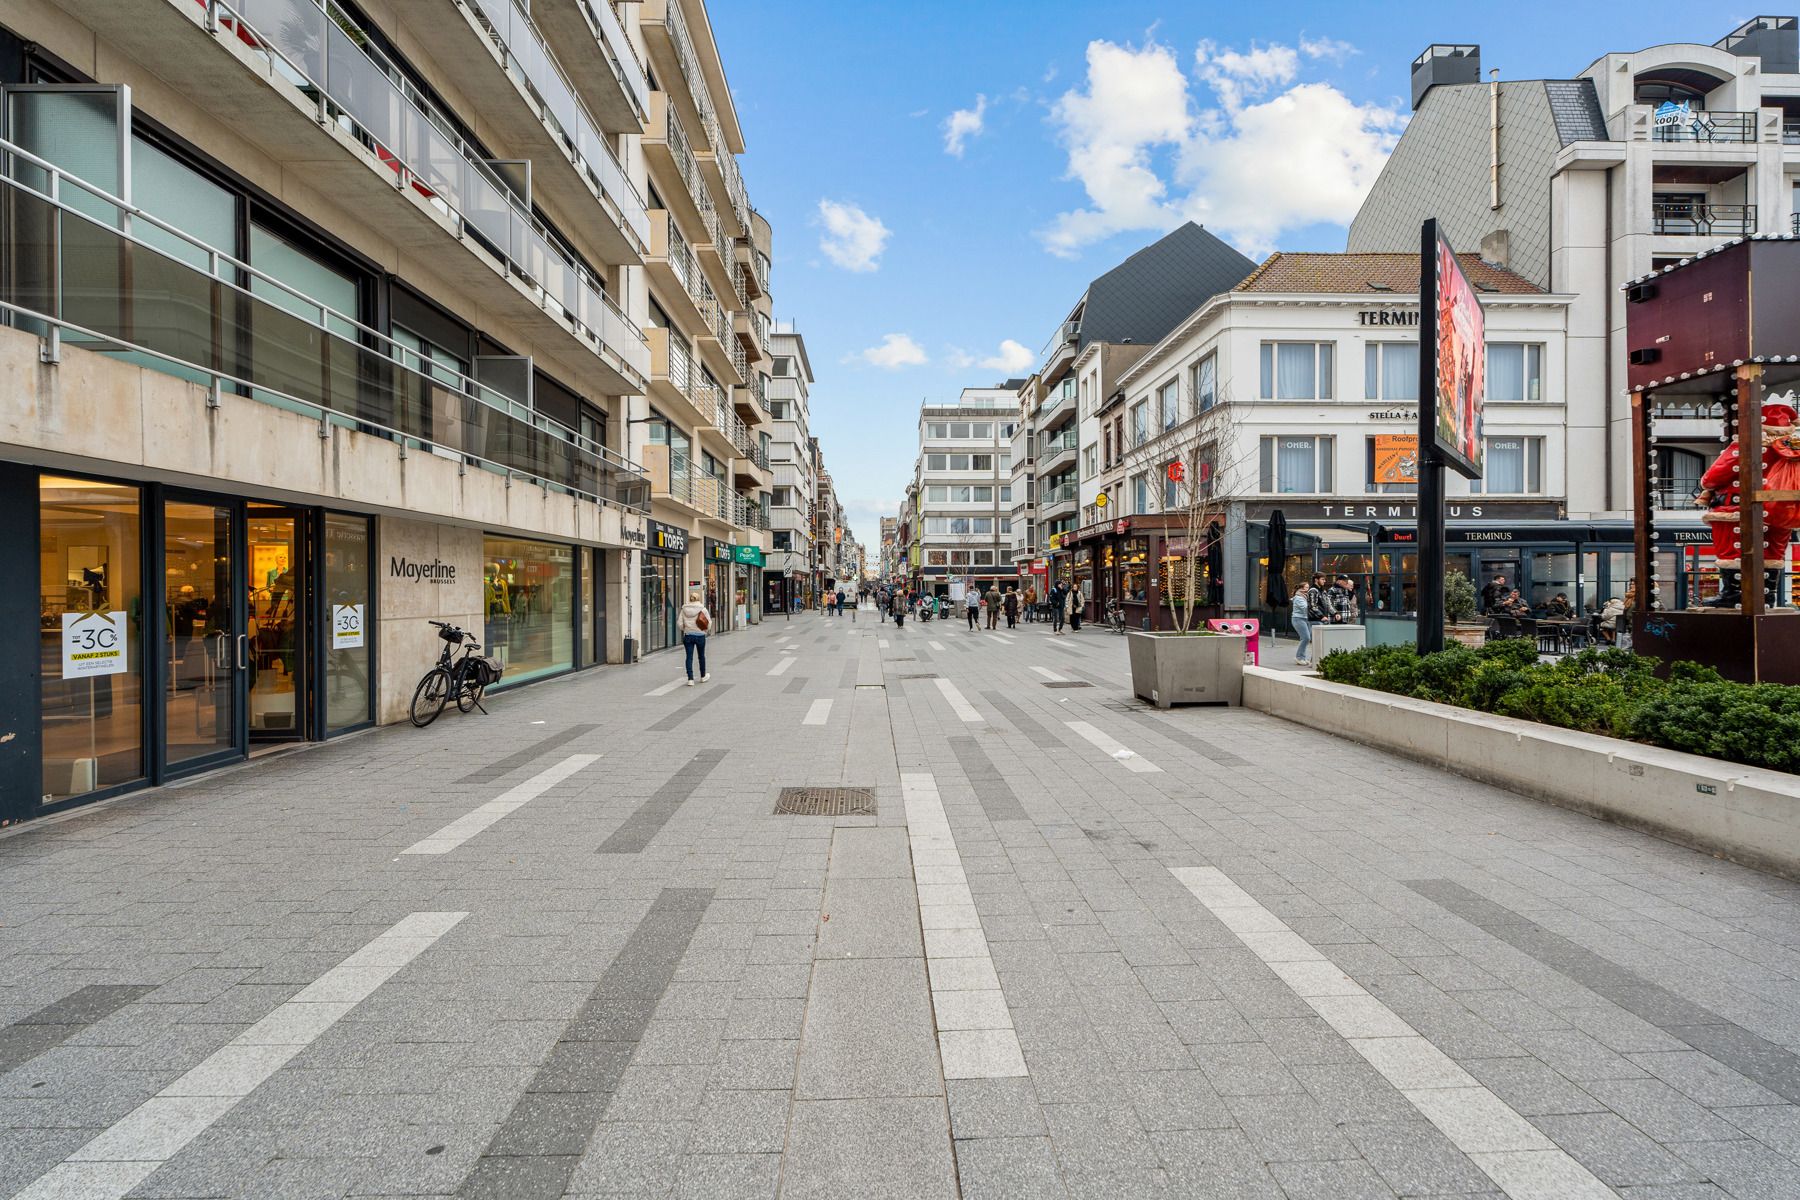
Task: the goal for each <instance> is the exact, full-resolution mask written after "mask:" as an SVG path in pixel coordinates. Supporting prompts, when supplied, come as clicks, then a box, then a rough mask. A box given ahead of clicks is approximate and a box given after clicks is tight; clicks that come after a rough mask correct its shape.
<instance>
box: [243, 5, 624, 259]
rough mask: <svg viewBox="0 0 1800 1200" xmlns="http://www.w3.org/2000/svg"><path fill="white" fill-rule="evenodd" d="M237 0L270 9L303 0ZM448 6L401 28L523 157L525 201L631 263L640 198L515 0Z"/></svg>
mask: <svg viewBox="0 0 1800 1200" xmlns="http://www.w3.org/2000/svg"><path fill="white" fill-rule="evenodd" d="M240 2H241V3H244V4H245V6H246V7H247V8H250V9H252V10H260V9H267V10H269V12H270V15H271V16H273V15H275V14H278V13H285V12H287V11H289V10H291V9H292V8H293V7H294V6H295V5H296V4H298V3H301V2H302V0H240ZM305 2H306V3H308V4H310V0H305ZM454 8H455V13H454V14H453V15H452V14H445V16H444V19H442V20H428V21H412V22H409V23H408V25H407V32H408V33H409V34H410V35H411V36H412V37H413V38H416V39H417V41H418V44H419V45H420V47H421V48H422V49H424V50H425V51H426V53H427V54H428V55H429V56H430V58H431V60H432V62H433V63H434V64H435V65H437V66H438V67H440V68H441V69H443V70H444V71H446V72H448V73H449V74H450V75H451V76H452V77H453V78H455V79H456V80H457V81H458V82H459V83H461V84H462V85H463V86H464V87H465V88H466V89H467V90H468V92H469V93H470V94H471V95H475V96H479V97H480V102H481V111H480V113H479V117H480V124H481V128H482V132H483V134H484V135H485V137H486V138H487V139H489V140H490V141H491V142H492V143H493V144H494V145H496V146H497V147H499V148H502V149H504V151H505V153H506V154H507V155H508V156H509V157H513V158H529V159H530V160H531V164H532V171H531V191H532V199H533V200H534V201H535V202H537V203H539V204H542V205H543V206H544V207H546V208H548V209H550V210H551V211H552V212H554V213H556V214H558V215H559V216H561V217H562V219H563V221H564V223H565V224H566V225H567V227H568V230H567V232H568V235H569V237H570V238H571V239H572V240H574V242H575V243H576V245H578V246H580V247H581V248H582V249H584V250H586V251H588V252H589V253H590V254H591V255H592V256H593V257H595V258H597V259H598V260H599V261H601V262H605V263H622V264H625V265H629V266H635V265H637V263H638V262H639V261H640V259H641V256H642V254H643V251H644V246H645V243H646V242H648V241H649V237H650V226H649V219H648V217H647V216H646V215H645V207H644V198H643V197H642V196H641V195H639V194H638V191H637V189H636V188H635V187H633V186H632V184H631V181H630V180H629V179H628V178H627V177H626V174H625V168H624V167H623V166H622V165H621V164H620V162H619V158H618V154H617V152H616V151H615V150H614V149H613V146H612V144H611V142H610V141H609V140H608V135H607V134H605V133H603V132H601V130H600V125H599V122H598V121H596V120H595V118H594V116H593V114H592V113H590V112H589V111H588V110H587V106H586V105H585V104H584V103H583V102H582V100H581V97H580V95H579V94H578V93H577V91H576V89H575V85H574V84H573V83H571V82H570V81H569V77H568V76H567V75H566V74H565V73H564V72H563V70H562V68H561V67H560V66H559V65H558V63H557V60H556V58H555V56H554V55H553V54H552V53H551V50H550V47H549V44H548V43H547V42H546V40H545V38H544V35H543V33H542V32H541V31H540V30H539V29H538V27H537V26H536V25H535V24H533V22H532V20H531V17H530V16H528V15H527V14H526V12H525V10H524V9H523V8H522V7H521V6H520V4H519V0H454ZM327 79H328V81H329V79H330V76H329V75H328V76H327ZM328 86H329V83H328ZM471 115H473V114H471ZM596 206H598V211H596Z"/></svg>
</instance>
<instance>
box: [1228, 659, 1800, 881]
mask: <svg viewBox="0 0 1800 1200" xmlns="http://www.w3.org/2000/svg"><path fill="white" fill-rule="evenodd" d="M1244 706H1245V707H1246V708H1254V709H1258V710H1260V711H1262V712H1266V713H1269V714H1270V715H1272V716H1277V717H1282V718H1284V719H1286V720H1289V721H1294V722H1296V723H1298V724H1301V725H1309V726H1311V727H1312V728H1314V729H1320V730H1323V731H1325V732H1326V733H1335V734H1338V735H1339V736H1341V737H1347V738H1350V739H1352V740H1353V741H1357V742H1361V743H1363V744H1364V745H1369V746H1378V747H1380V748H1381V749H1384V750H1392V751H1394V752H1395V753H1397V754H1403V755H1405V756H1407V757H1408V758H1414V759H1418V760H1419V761H1421V762H1425V763H1429V764H1431V765H1432V766H1437V767H1443V768H1445V769H1446V770H1450V771H1454V772H1456V773H1457V774H1459V775H1466V776H1468V777H1469V778H1471V779H1478V780H1480V781H1481V782H1483V783H1491V784H1494V785H1495V786H1497V787H1503V788H1506V789H1507V790H1509V791H1514V792H1517V793H1519V794H1520V795H1522V796H1529V797H1531V798H1532V799H1534V800H1543V801H1547V802H1548V803H1551V804H1555V805H1559V806H1560V807H1563V808H1571V809H1574V810H1576V811H1577V812H1583V813H1587V814H1588V815H1590V816H1596V817H1604V818H1605V819H1607V820H1609V821H1616V822H1618V823H1619V824H1621V825H1628V826H1630V827H1632V828H1634V829H1642V830H1646V831H1648V832H1650V833H1654V834H1658V835H1660V836H1662V837H1666V838H1669V839H1670V840H1672V841H1676V842H1680V843H1682V844H1683V845H1687V846H1693V847H1695V848H1697V849H1700V850H1705V851H1707V852H1708V853H1712V854H1717V855H1720V856H1721V857H1723V858H1727V859H1730V860H1731V861H1733V862H1737V863H1743V864H1744V865H1746V866H1751V867H1757V868H1760V869H1762V870H1766V871H1773V872H1776V873H1777V874H1781V875H1786V876H1788V877H1790V878H1795V879H1800V776H1794V775H1788V774H1784V773H1782V772H1780V771H1769V770H1764V769H1762V768H1758V767H1741V766H1738V765H1736V764H1734V763H1727V762H1721V761H1719V760H1717V759H1711V758H1702V757H1700V756H1699V755H1695V754H1682V753H1679V752H1677V751H1674V750H1662V749H1659V748H1657V747H1655V746H1643V745H1639V744H1638V743H1636V742H1624V741H1619V740H1617V739H1615V738H1608V737H1601V736H1599V735H1597V734H1591V733H1576V732H1574V731H1572V730H1567V729H1557V728H1555V727H1553V726H1549V725H1539V724H1537V723H1536V722H1533V721H1520V720H1516V719H1514V718H1511V717H1498V716H1494V715H1492V714H1489V713H1479V712H1474V711H1472V710H1470V709H1465V708H1454V707H1452V706H1450V705H1447V704H1433V703H1431V702H1429V701H1425V700H1413V699H1410V698H1408V697H1405V696H1392V695H1389V694H1387V693H1386V692H1376V691H1370V690H1369V689H1367V688H1358V687H1348V686H1345V685H1343V684H1337V683H1327V682H1326V681H1324V680H1322V679H1317V678H1313V677H1311V676H1305V675H1297V674H1295V673H1293V672H1291V671H1274V670H1270V669H1269V668H1267V667H1246V668H1244Z"/></svg>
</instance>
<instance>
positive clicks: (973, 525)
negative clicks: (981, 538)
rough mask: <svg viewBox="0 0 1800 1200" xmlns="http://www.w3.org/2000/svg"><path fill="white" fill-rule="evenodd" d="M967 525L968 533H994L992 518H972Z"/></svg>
mask: <svg viewBox="0 0 1800 1200" xmlns="http://www.w3.org/2000/svg"><path fill="white" fill-rule="evenodd" d="M969 525H970V531H971V532H973V533H992V532H994V518H992V517H972V518H970V521H969Z"/></svg>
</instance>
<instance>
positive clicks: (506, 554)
mask: <svg viewBox="0 0 1800 1200" xmlns="http://www.w3.org/2000/svg"><path fill="white" fill-rule="evenodd" d="M483 554H484V562H485V568H484V571H483V580H482V595H483V603H484V608H485V615H486V622H485V625H486V634H487V636H486V639H485V643H486V644H485V646H484V647H483V652H484V653H486V654H490V655H492V656H494V657H495V658H498V659H500V660H501V661H502V662H504V663H505V664H506V677H505V679H504V680H502V686H505V685H509V684H514V683H522V682H524V681H526V680H528V679H537V678H540V677H542V676H545V675H551V674H554V673H556V672H558V671H566V670H568V669H569V668H570V667H572V666H574V664H575V655H574V633H575V613H574V586H575V581H574V571H573V566H574V558H573V554H572V552H571V549H570V547H568V546H558V545H551V544H548V543H544V542H529V541H525V540H524V539H522V538H492V537H490V538H488V539H486V544H485V548H484V551H483Z"/></svg>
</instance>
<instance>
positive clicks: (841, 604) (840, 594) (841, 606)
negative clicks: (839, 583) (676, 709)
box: [837, 588, 844, 617]
mask: <svg viewBox="0 0 1800 1200" xmlns="http://www.w3.org/2000/svg"><path fill="white" fill-rule="evenodd" d="M837 606H838V614H837V615H838V616H840V617H841V616H843V615H844V589H843V588H839V589H838V590H837Z"/></svg>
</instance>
